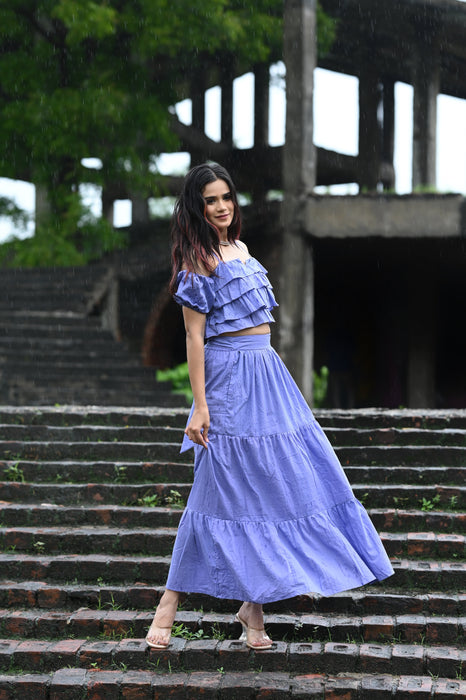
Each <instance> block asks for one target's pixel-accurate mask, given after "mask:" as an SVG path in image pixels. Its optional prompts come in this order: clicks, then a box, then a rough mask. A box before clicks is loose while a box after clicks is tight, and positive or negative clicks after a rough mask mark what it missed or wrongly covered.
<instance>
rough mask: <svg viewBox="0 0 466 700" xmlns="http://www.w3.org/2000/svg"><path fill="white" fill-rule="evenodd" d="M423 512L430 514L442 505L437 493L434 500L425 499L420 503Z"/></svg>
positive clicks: (433, 497)
mask: <svg viewBox="0 0 466 700" xmlns="http://www.w3.org/2000/svg"><path fill="white" fill-rule="evenodd" d="M419 503H420V506H421V510H422V511H424V512H425V513H428V512H429V511H431V510H434V508H436V507H437V506H438V504H439V503H440V496H439V494H438V493H437V494H436V495H435V496H432V498H423V499H422V501H419Z"/></svg>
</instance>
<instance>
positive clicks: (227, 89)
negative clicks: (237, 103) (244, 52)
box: [220, 59, 235, 148]
mask: <svg viewBox="0 0 466 700" xmlns="http://www.w3.org/2000/svg"><path fill="white" fill-rule="evenodd" d="M234 77H235V71H234V64H233V59H232V60H231V63H229V64H227V65H225V66H224V67H223V68H222V71H221V77H220V87H221V90H222V98H221V107H220V110H221V117H220V128H221V140H222V143H224V144H225V145H226V146H229V147H230V148H233V80H234Z"/></svg>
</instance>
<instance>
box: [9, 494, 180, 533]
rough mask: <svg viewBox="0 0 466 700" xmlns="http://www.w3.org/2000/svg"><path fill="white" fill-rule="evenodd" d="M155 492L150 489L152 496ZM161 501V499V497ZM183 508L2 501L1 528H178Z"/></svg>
mask: <svg viewBox="0 0 466 700" xmlns="http://www.w3.org/2000/svg"><path fill="white" fill-rule="evenodd" d="M153 493H154V491H153V488H151V491H150V494H148V495H150V496H152V495H153ZM161 500H162V499H161ZM182 512H183V511H182V510H181V509H180V508H169V507H167V506H155V507H144V506H128V507H126V506H107V505H105V506H91V507H85V506H56V505H35V504H34V505H25V504H18V505H17V504H9V503H5V502H2V503H1V515H0V518H1V524H2V527H16V526H24V527H34V528H37V527H51V526H53V525H61V526H63V527H65V526H72V527H98V526H104V525H111V526H112V527H123V528H127V529H129V528H141V527H143V528H158V527H177V526H178V523H179V521H180V518H181V515H182Z"/></svg>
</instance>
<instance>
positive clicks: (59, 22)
mask: <svg viewBox="0 0 466 700" xmlns="http://www.w3.org/2000/svg"><path fill="white" fill-rule="evenodd" d="M281 12H282V2H281V0H256V1H255V2H254V1H253V0H202V1H195V0H176V2H170V1H169V0H2V4H1V6H0V142H1V143H2V144H3V148H2V151H1V152H0V174H1V175H2V176H5V177H11V178H20V179H24V180H28V181H31V182H34V183H35V184H36V186H38V187H39V188H41V190H42V191H43V192H44V193H45V194H46V201H47V204H48V207H47V210H46V212H45V214H44V215H43V216H42V217H41V218H40V219H39V220H38V221H37V222H36V223H37V226H36V236H35V238H36V239H37V241H36V243H40V240H42V241H43V244H42V245H39V248H40V251H41V252H40V255H41V256H44V255H45V256H47V251H50V248H55V247H58V248H59V249H62V253H63V256H62V257H64V259H65V260H67V261H69V262H73V263H78V262H84V261H85V260H86V259H89V258H92V257H93V256H96V255H99V254H100V253H101V252H102V251H103V250H105V249H107V248H109V247H112V246H113V245H115V244H119V243H121V241H119V240H118V237H117V236H116V234H115V232H113V231H112V229H111V227H109V226H108V225H107V226H106V225H105V222H104V221H103V220H100V221H94V220H92V217H90V216H89V214H88V213H87V215H86V213H85V212H84V211H83V207H82V204H81V202H80V197H79V190H78V188H79V184H80V183H82V182H93V183H95V184H98V185H101V186H102V187H104V188H106V189H110V190H111V191H112V193H113V194H114V195H115V198H116V197H118V195H120V196H127V193H128V192H132V193H134V192H137V193H139V194H140V195H141V196H144V197H147V196H149V195H150V194H154V193H156V192H158V191H160V187H161V183H160V179H159V178H158V176H157V173H156V172H154V171H153V169H151V168H149V167H148V166H149V163H150V162H151V159H153V156H154V155H155V154H157V153H160V152H162V151H167V150H168V151H170V150H175V149H176V144H177V141H176V138H175V136H174V134H173V131H172V130H171V129H170V118H171V115H170V106H171V105H173V104H174V103H176V102H177V101H178V100H179V99H183V98H184V97H186V96H189V89H190V85H191V84H192V83H193V81H194V80H195V79H196V76H197V75H198V74H199V72H200V71H201V70H202V71H205V72H206V73H207V74H208V75H210V76H214V75H215V72H216V71H218V68H219V66H221V65H222V64H225V62H229V61H230V62H231V61H232V60H233V57H234V59H235V60H236V61H237V62H238V63H239V65H241V64H244V66H245V69H246V68H249V67H250V66H251V65H252V64H253V63H256V62H260V61H266V60H275V59H277V58H279V57H280V53H281ZM91 156H92V157H96V158H99V159H100V160H101V162H102V168H101V170H89V169H87V168H84V166H83V165H82V159H83V158H85V157H91ZM41 236H42V239H41ZM96 241H97V242H98V245H97V246H96V245H95V242H96ZM53 255H55V254H53ZM53 255H51V256H50V254H48V257H51V258H52V259H51V260H50V262H53ZM33 257H34V256H33ZM55 257H56V255H55ZM58 257H59V258H60V255H59V256H58ZM23 262H31V261H30V260H28V259H27V256H26V259H24V260H23Z"/></svg>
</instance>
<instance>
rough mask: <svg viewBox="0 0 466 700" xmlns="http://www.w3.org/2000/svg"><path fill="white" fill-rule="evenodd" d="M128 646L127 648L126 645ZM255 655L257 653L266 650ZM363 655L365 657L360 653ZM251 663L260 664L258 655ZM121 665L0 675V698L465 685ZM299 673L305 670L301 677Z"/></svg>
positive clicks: (450, 694)
mask: <svg viewBox="0 0 466 700" xmlns="http://www.w3.org/2000/svg"><path fill="white" fill-rule="evenodd" d="M130 641H131V640H130ZM130 641H129V642H128V644H130ZM71 648H72V647H71ZM122 648H123V647H122ZM129 648H130V649H131V646H130V647H129ZM330 650H331V648H329V651H330ZM67 651H68V649H67V647H64V648H63V650H62V655H63V656H64V657H65V656H66V653H67ZM374 651H375V650H374ZM259 653H260V654H261V655H263V654H265V653H266V652H259ZM292 653H293V654H295V653H299V650H296V652H295V650H294V648H293V649H292ZM363 653H364V655H365V649H364V650H363ZM364 655H363V660H364V665H365V659H364ZM126 656H128V654H126V655H125V654H119V658H120V657H121V658H126ZM150 658H152V657H150ZM257 659H258V661H260V658H259V654H257ZM151 663H153V665H154V666H156V665H157V664H158V663H160V662H159V661H158V658H156V657H155V656H154V659H153V662H151ZM122 664H124V666H125V667H126V666H127V664H125V663H124V662H123V661H119V662H118V664H117V665H119V666H120V670H113V671H112V670H103V671H100V670H97V669H96V668H95V667H93V668H92V669H91V670H87V669H84V668H69V667H68V668H66V667H65V668H59V669H58V670H55V671H54V672H53V673H50V674H46V673H30V674H29V673H24V674H22V675H14V676H12V675H8V674H5V675H0V692H1V693H3V695H2V697H4V698H8V700H10V698H13V697H14V698H19V697H27V698H31V699H32V698H34V700H75V699H76V698H83V697H86V698H91V697H92V698H101V697H105V698H106V699H107V700H117V698H138V700H152V699H154V700H163V699H165V698H168V697H170V698H176V699H177V700H193V698H198V697H205V698H224V699H232V698H236V699H238V700H240V699H241V700H242V699H243V698H248V700H255V699H257V700H259V699H263V698H277V700H278V698H280V700H292V699H293V700H308V699H310V698H314V699H316V700H317V699H319V700H321V699H322V698H323V697H324V696H325V697H326V698H329V699H331V698H345V700H379V699H380V700H381V699H382V698H386V699H387V700H388V699H389V698H392V697H395V696H396V697H399V698H402V697H411V696H412V697H418V698H420V699H421V698H429V700H430V698H434V699H435V698H437V699H438V700H458V698H460V697H463V698H464V697H466V681H462V680H455V679H452V678H439V677H438V676H436V677H435V678H433V677H432V676H411V675H401V676H391V675H389V672H387V673H386V674H383V675H380V674H370V673H366V672H364V673H362V674H355V673H352V674H351V677H348V675H347V674H345V673H342V674H338V673H337V674H329V673H328V671H327V670H326V671H324V673H325V675H323V674H319V673H312V675H309V670H310V668H309V667H310V664H308V663H307V660H304V657H303V667H304V668H301V670H300V671H297V672H296V673H287V672H283V671H276V670H274V671H264V672H263V671H262V669H261V670H259V671H257V670H248V671H243V672H238V671H225V670H224V668H223V667H219V670H216V669H214V670H212V671H199V672H198V671H193V672H192V673H190V672H186V671H184V670H183V671H178V670H175V671H173V672H170V673H169V674H166V675H161V674H160V673H154V672H153V671H152V670H150V671H148V670H131V671H123V670H121V667H122ZM253 665H255V664H253ZM258 665H259V664H258ZM368 665H369V664H368ZM431 665H432V664H431ZM69 666H71V664H69ZM144 668H146V665H145V666H144ZM170 670H171V669H170ZM303 671H306V673H305V674H304V675H303Z"/></svg>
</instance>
